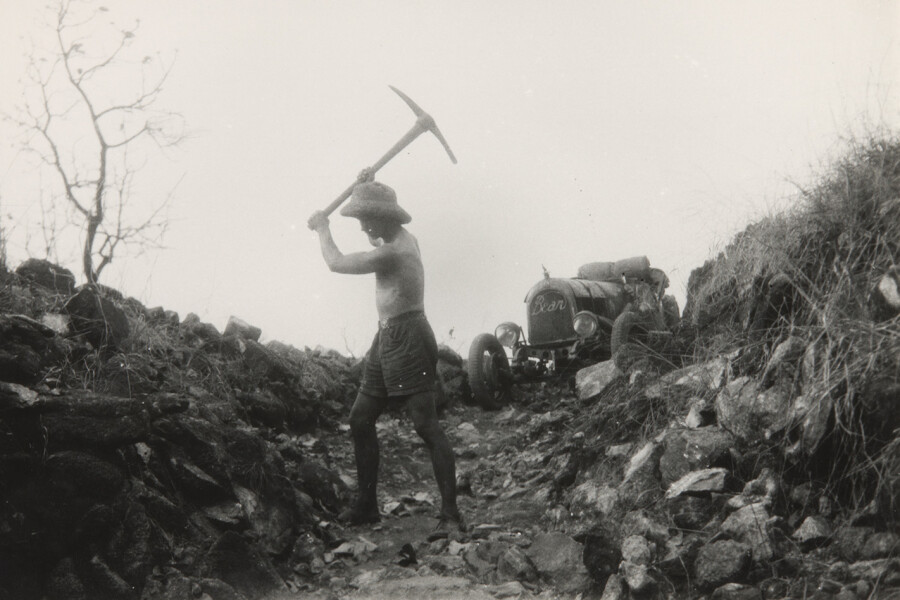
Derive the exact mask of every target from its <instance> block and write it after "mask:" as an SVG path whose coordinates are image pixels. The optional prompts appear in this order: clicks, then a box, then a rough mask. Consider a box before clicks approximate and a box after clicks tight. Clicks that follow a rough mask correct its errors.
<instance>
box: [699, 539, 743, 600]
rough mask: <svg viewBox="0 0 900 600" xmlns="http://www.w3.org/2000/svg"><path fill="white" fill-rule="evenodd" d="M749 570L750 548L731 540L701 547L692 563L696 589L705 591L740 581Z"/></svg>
mask: <svg viewBox="0 0 900 600" xmlns="http://www.w3.org/2000/svg"><path fill="white" fill-rule="evenodd" d="M749 569H750V548H749V547H748V546H746V545H745V544H742V543H740V542H735V541H732V540H720V541H717V542H712V543H711V544H707V545H706V546H703V547H702V548H701V549H700V552H699V553H698V554H697V559H696V562H695V563H694V572H695V576H696V582H697V587H699V588H700V589H706V590H708V589H713V588H717V587H719V586H721V585H724V584H726V583H729V582H734V581H740V580H741V579H743V578H744V577H745V576H746V574H747V572H748V571H749Z"/></svg>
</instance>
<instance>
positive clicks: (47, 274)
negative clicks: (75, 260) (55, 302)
mask: <svg viewBox="0 0 900 600" xmlns="http://www.w3.org/2000/svg"><path fill="white" fill-rule="evenodd" d="M16 275H19V276H21V277H24V278H25V279H28V280H29V281H31V282H32V283H36V284H37V285H39V286H41V287H43V288H46V289H48V290H51V291H54V292H57V293H59V294H71V293H72V291H73V290H74V289H75V276H74V275H73V274H72V271H70V270H68V269H66V268H63V267H60V266H58V265H54V264H53V263H51V262H50V261H47V260H43V259H40V258H29V259H28V260H26V261H25V262H23V263H22V264H21V265H19V266H18V267H17V268H16Z"/></svg>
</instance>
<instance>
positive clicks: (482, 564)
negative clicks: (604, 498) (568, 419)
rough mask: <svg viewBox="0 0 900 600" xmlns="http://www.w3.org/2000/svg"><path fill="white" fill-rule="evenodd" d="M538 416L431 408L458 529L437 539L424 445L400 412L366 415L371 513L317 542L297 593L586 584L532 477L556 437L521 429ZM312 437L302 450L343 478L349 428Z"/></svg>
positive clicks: (432, 592) (464, 593)
mask: <svg viewBox="0 0 900 600" xmlns="http://www.w3.org/2000/svg"><path fill="white" fill-rule="evenodd" d="M542 418H544V417H543V416H542V415H538V414H535V413H532V412H530V411H529V410H528V409H527V408H524V407H522V406H515V407H510V408H507V409H506V410H503V411H500V412H484V411H482V410H481V409H480V408H477V407H470V406H457V407H453V408H451V409H450V410H449V411H447V412H446V413H445V414H444V415H443V417H442V419H441V422H442V425H443V426H444V430H445V432H446V433H447V435H448V437H449V438H450V440H451V443H452V445H453V447H454V450H455V452H456V456H457V481H458V484H459V488H460V496H459V506H460V510H461V511H462V513H463V514H464V517H465V519H466V521H467V524H468V531H467V532H466V533H457V532H452V533H451V534H450V535H449V537H448V536H440V534H439V533H436V532H435V527H436V524H437V519H436V518H435V515H436V514H437V508H438V505H439V496H438V492H437V489H436V485H435V483H434V477H433V475H432V472H431V462H430V458H429V455H428V452H427V449H426V448H425V445H424V444H423V443H422V442H421V440H420V439H419V438H418V436H417V435H416V433H415V431H414V430H413V428H412V424H411V423H410V421H409V419H408V418H407V417H406V416H405V414H403V412H402V411H401V410H396V411H394V412H392V413H388V414H385V415H383V416H382V417H381V419H380V420H379V422H378V424H377V429H378V433H379V440H380V442H381V455H382V456H381V473H380V480H379V486H380V487H379V501H380V504H381V511H382V521H381V522H380V523H378V524H376V525H370V526H358V527H349V528H346V529H343V530H342V535H341V537H342V539H345V540H346V541H345V542H344V543H343V544H341V545H340V546H338V547H337V548H334V549H332V550H331V551H330V552H323V555H322V561H321V564H318V565H317V566H315V567H313V569H314V570H318V571H319V577H318V579H317V585H316V586H310V589H308V590H306V591H308V592H311V593H315V594H316V595H317V596H320V597H322V598H358V599H364V598H398V597H410V598H411V597H418V598H460V597H466V598H507V597H520V598H527V597H540V598H569V597H575V596H577V595H578V594H579V592H580V591H582V590H583V589H585V586H587V585H588V584H589V581H588V577H587V572H586V570H585V567H584V565H583V563H582V556H581V547H580V546H581V545H580V544H578V542H576V541H575V540H573V539H572V538H571V537H570V536H569V535H568V534H566V533H562V532H561V529H560V527H559V525H560V519H559V515H558V513H559V511H560V510H561V509H556V510H554V508H553V504H552V502H550V500H549V498H547V494H546V492H538V491H537V489H536V488H535V487H534V485H533V483H534V481H535V480H536V479H541V477H542V474H543V473H544V468H545V464H544V463H545V462H546V461H545V459H546V457H547V454H546V452H542V447H543V446H546V445H547V444H549V443H552V442H553V441H554V440H556V439H557V438H558V437H559V436H558V434H557V433H554V432H553V431H551V430H548V431H547V432H546V435H545V436H544V438H538V439H529V438H527V437H526V436H525V435H523V432H525V431H527V430H528V427H527V425H528V424H529V423H531V422H532V421H533V420H541V419H542ZM342 429H346V428H345V427H342ZM320 441H321V442H322V443H321V444H315V443H312V446H313V448H317V449H318V450H320V451H321V452H322V453H323V454H325V453H330V455H329V456H323V457H322V458H323V459H324V460H327V461H329V462H332V464H333V466H334V467H336V470H337V471H338V473H340V474H341V477H342V479H345V480H346V481H347V483H348V484H350V485H355V484H354V483H353V479H354V473H355V467H354V465H353V454H352V444H351V442H350V438H349V433H347V432H346V431H345V432H343V435H340V434H338V435H329V436H327V437H323V438H322V439H321V440H320ZM554 515H557V516H556V523H554V522H553V520H554ZM554 530H557V531H560V533H558V534H554V533H553V531H554Z"/></svg>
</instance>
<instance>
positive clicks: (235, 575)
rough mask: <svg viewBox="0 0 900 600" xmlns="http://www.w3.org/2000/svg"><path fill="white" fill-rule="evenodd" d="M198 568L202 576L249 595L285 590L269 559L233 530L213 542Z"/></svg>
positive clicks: (282, 581)
mask: <svg viewBox="0 0 900 600" xmlns="http://www.w3.org/2000/svg"><path fill="white" fill-rule="evenodd" d="M201 571H202V572H203V576H205V577H211V578H215V579H221V580H222V581H224V582H225V583H227V584H228V585H230V586H231V587H233V588H234V589H235V591H237V592H240V593H241V594H244V595H245V596H247V597H249V598H257V597H259V596H260V595H265V594H266V593H268V592H276V591H279V592H284V591H287V589H288V588H287V586H286V585H285V583H284V580H282V578H281V576H280V575H279V574H278V571H276V569H275V567H274V565H273V564H272V563H271V561H270V560H269V559H268V558H266V557H265V556H263V555H262V554H260V553H259V552H258V551H257V550H256V549H255V548H253V547H252V546H251V545H250V544H249V543H248V542H247V541H246V540H245V539H244V538H243V537H241V535H240V534H238V533H236V532H233V531H227V532H225V533H224V534H222V535H221V536H220V537H219V539H217V540H216V541H215V542H214V543H213V545H212V546H211V547H210V549H209V551H208V552H207V553H206V556H204V557H203V560H202V564H201Z"/></svg>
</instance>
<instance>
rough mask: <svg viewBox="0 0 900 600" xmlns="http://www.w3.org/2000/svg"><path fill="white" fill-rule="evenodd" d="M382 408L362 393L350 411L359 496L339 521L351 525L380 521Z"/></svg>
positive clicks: (378, 402) (377, 400)
mask: <svg viewBox="0 0 900 600" xmlns="http://www.w3.org/2000/svg"><path fill="white" fill-rule="evenodd" d="M382 409H383V403H382V402H381V401H380V400H379V399H378V398H375V397H373V396H369V395H368V394H364V393H362V392H360V393H359V394H358V395H357V396H356V401H355V402H354V403H353V408H352V409H350V433H351V435H352V437H353V451H354V453H355V455H356V481H357V482H358V484H359V491H358V496H357V498H356V502H355V503H354V504H353V506H352V507H351V508H350V509H348V510H346V511H344V512H343V513H341V516H340V519H341V520H342V521H346V522H349V523H351V524H360V523H371V522H374V521H377V520H378V519H379V514H378V498H377V496H376V494H375V488H376V485H377V483H378V435H377V434H376V432H375V421H376V420H378V416H379V415H380V414H381V411H382Z"/></svg>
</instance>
